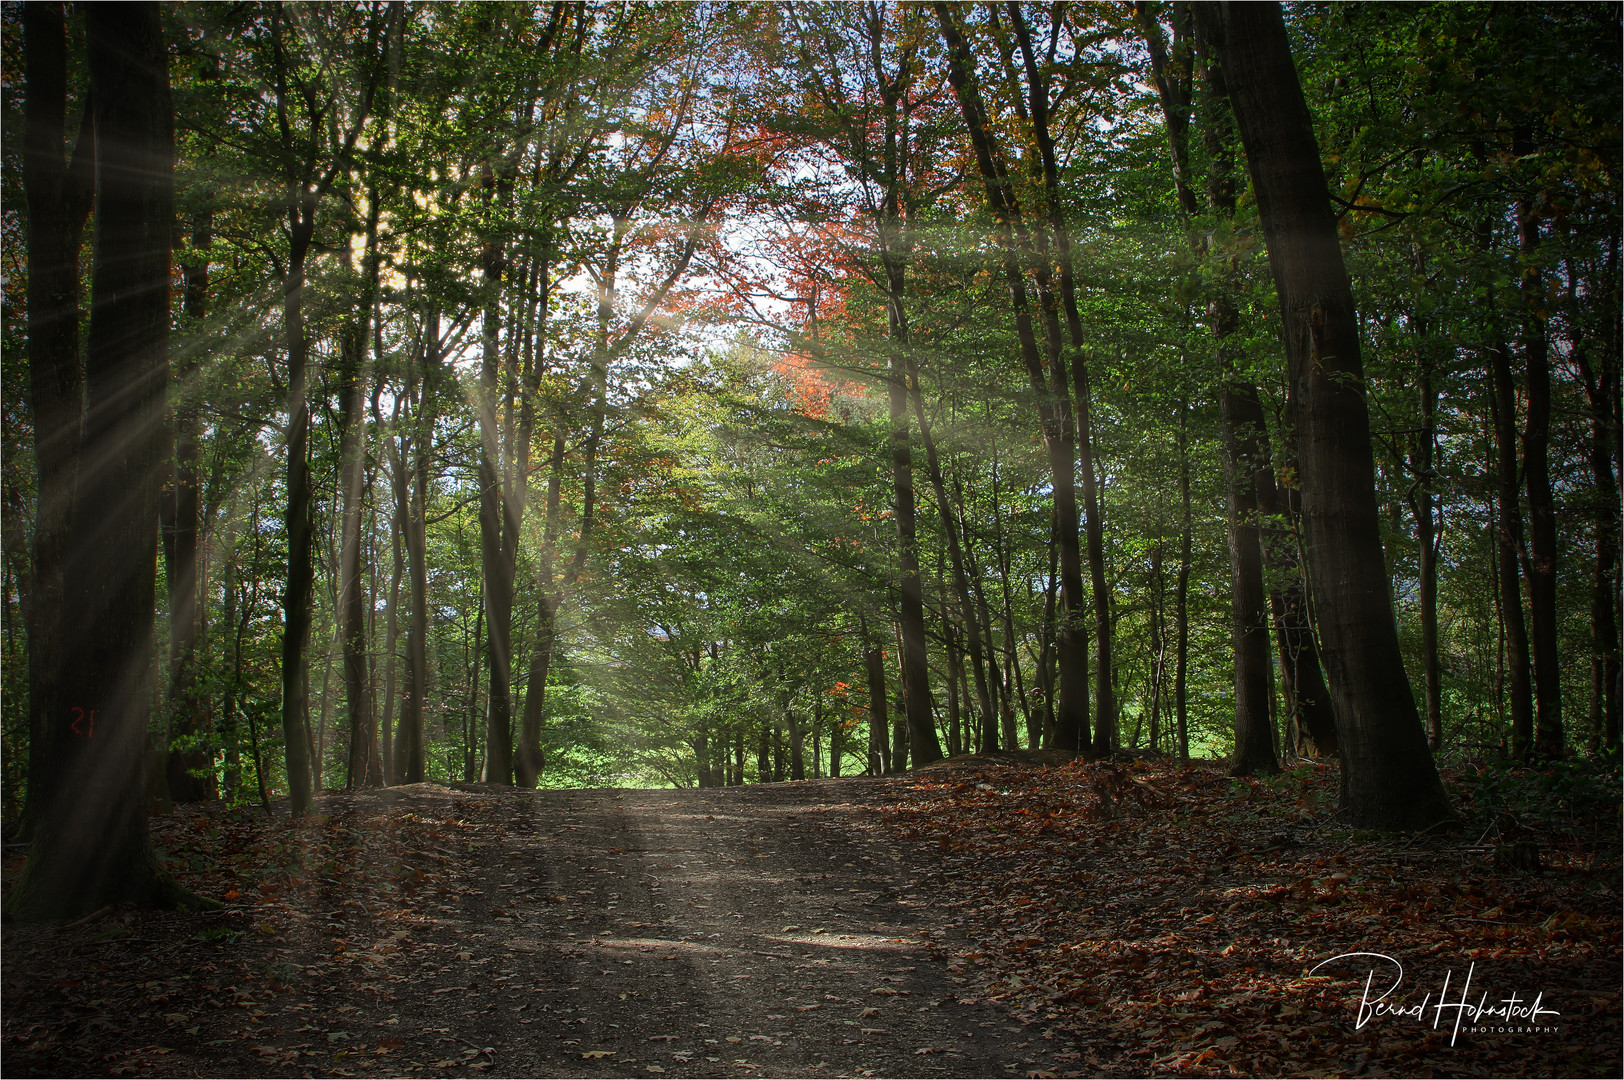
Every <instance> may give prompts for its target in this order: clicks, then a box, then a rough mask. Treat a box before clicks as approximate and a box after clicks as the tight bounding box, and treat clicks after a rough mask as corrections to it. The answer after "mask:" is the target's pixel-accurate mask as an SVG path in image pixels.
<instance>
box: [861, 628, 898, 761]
mask: <svg viewBox="0 0 1624 1080" xmlns="http://www.w3.org/2000/svg"><path fill="white" fill-rule="evenodd" d="M862 638H863V640H864V641H865V642H868V627H867V625H866V624H865V625H863V628H862ZM863 667H864V671H865V673H866V675H867V679H868V768H869V775H870V776H880V775H883V774H885V773H889V772H890V771H891V743H890V737H889V735H888V732H889V731H890V722H889V721H888V720H887V718H886V709H885V653H884V652H883V651H881V649H880V647H879V646H878V645H874V644H872V643H870V644H868V645H866V647H865V648H864V650H863Z"/></svg>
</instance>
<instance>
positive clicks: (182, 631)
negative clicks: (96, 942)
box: [160, 210, 215, 802]
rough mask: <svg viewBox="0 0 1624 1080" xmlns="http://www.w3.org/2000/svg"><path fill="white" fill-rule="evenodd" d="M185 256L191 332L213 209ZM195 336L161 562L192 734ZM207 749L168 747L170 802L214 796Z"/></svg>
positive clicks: (196, 588) (172, 655) (200, 710)
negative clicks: (167, 590) (167, 585)
mask: <svg viewBox="0 0 1624 1080" xmlns="http://www.w3.org/2000/svg"><path fill="white" fill-rule="evenodd" d="M191 231H192V236H191V247H192V253H191V255H192V258H191V260H190V261H188V262H187V264H186V265H185V266H184V267H182V269H181V283H182V297H183V301H182V303H183V311H184V313H185V316H186V323H187V325H188V327H189V328H190V329H191V330H192V332H193V333H194V334H197V333H198V332H199V331H200V328H201V326H202V324H203V320H204V318H205V316H206V315H207V314H208V298H209V262H208V260H209V255H208V251H209V247H210V245H211V243H212V232H213V215H212V213H211V212H210V211H208V210H200V211H198V213H197V214H196V215H195V216H194V217H193V219H192V230H191ZM202 354H203V350H202V347H201V342H193V343H190V344H189V347H188V348H185V349H182V350H181V351H180V353H179V355H178V356H177V358H176V365H175V367H176V370H175V375H176V379H177V382H178V383H179V385H178V386H177V387H176V388H175V390H176V393H175V397H176V399H177V400H176V401H175V403H174V405H173V409H172V417H173V421H172V422H173V434H174V475H173V477H172V478H171V482H170V484H169V490H168V492H167V496H168V497H167V498H166V499H165V500H164V501H165V505H164V507H163V508H162V510H161V511H160V513H161V515H162V517H163V518H164V519H165V520H164V525H165V528H164V540H165V543H164V570H165V572H166V574H167V576H168V584H169V693H168V699H169V709H168V712H169V737H170V740H171V742H172V743H173V742H174V741H175V738H176V736H177V735H178V736H180V737H181V738H182V739H198V738H203V737H206V736H207V735H209V731H208V724H207V722H206V719H207V713H206V708H205V704H204V702H203V700H202V698H201V696H200V695H199V694H198V691H197V674H198V673H197V645H198V638H199V636H200V634H201V632H202V628H203V627H202V616H203V595H204V594H203V578H202V575H201V574H200V573H199V569H200V568H199V565H198V555H197V539H198V498H197V496H198V491H197V485H198V480H197V446H198V434H199V431H198V428H199V424H198V415H199V408H198V406H199V402H200V388H199V387H198V386H197V385H196V384H197V380H198V374H199V371H200V369H201V360H202ZM212 762H213V754H212V752H211V749H210V748H209V747H207V746H192V747H190V748H188V749H186V750H179V749H175V748H174V747H173V746H171V747H170V748H169V751H168V754H167V755H166V757H165V763H164V768H165V773H166V777H165V779H166V781H167V783H168V787H169V797H170V798H171V799H173V800H174V801H175V802H201V801H204V800H206V799H211V798H213V797H214V796H215V789H214V776H213V771H212V768H211V766H212Z"/></svg>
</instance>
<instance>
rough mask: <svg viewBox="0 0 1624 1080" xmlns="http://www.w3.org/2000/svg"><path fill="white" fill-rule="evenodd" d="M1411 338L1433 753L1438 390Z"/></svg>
mask: <svg viewBox="0 0 1624 1080" xmlns="http://www.w3.org/2000/svg"><path fill="white" fill-rule="evenodd" d="M1416 332H1417V333H1416V336H1417V338H1418V340H1420V342H1421V348H1422V349H1423V350H1426V355H1424V356H1423V358H1422V361H1421V374H1420V380H1419V381H1420V392H1421V430H1420V431H1419V432H1418V433H1417V434H1416V439H1415V449H1414V452H1413V455H1412V457H1411V462H1410V465H1411V469H1412V471H1413V472H1414V473H1415V480H1416V489H1417V490H1416V494H1415V539H1416V547H1417V548H1418V549H1419V556H1420V565H1419V567H1418V568H1417V569H1418V574H1419V576H1420V578H1421V670H1422V673H1423V676H1422V677H1423V678H1424V679H1425V680H1426V688H1425V696H1426V725H1427V746H1428V747H1429V748H1430V749H1431V750H1432V751H1433V752H1434V753H1436V752H1437V751H1439V750H1441V749H1443V745H1444V717H1443V685H1442V682H1441V679H1440V674H1441V672H1440V668H1439V665H1438V542H1439V536H1438V521H1437V510H1436V503H1435V501H1434V499H1433V494H1432V487H1433V478H1434V469H1433V457H1434V455H1435V453H1436V452H1437V442H1438V435H1437V431H1438V386H1437V383H1435V382H1434V381H1433V368H1432V356H1431V346H1430V345H1429V344H1428V342H1427V340H1426V334H1427V326H1426V323H1425V322H1424V321H1422V320H1417V326H1416Z"/></svg>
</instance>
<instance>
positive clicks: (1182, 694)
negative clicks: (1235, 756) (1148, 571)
mask: <svg viewBox="0 0 1624 1080" xmlns="http://www.w3.org/2000/svg"><path fill="white" fill-rule="evenodd" d="M1189 415H1190V403H1189V402H1188V401H1185V400H1182V399H1181V400H1180V401H1179V507H1180V510H1179V572H1178V576H1177V577H1176V578H1174V579H1173V616H1174V618H1175V619H1176V620H1177V627H1176V628H1175V630H1174V637H1175V644H1174V649H1173V732H1174V737H1175V739H1176V740H1177V742H1178V759H1179V760H1180V761H1189V760H1190V725H1189V717H1188V714H1187V705H1188V696H1189V670H1190V542H1191V534H1192V531H1193V530H1192V524H1191V518H1190V444H1189V436H1188V430H1187V429H1188V423H1189Z"/></svg>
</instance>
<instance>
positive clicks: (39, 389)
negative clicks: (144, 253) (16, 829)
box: [22, 3, 95, 835]
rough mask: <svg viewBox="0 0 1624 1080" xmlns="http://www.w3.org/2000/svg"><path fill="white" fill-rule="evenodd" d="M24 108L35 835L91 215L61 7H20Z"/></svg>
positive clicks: (89, 147) (60, 651) (46, 777)
mask: <svg viewBox="0 0 1624 1080" xmlns="http://www.w3.org/2000/svg"><path fill="white" fill-rule="evenodd" d="M23 16H24V29H23V33H24V35H25V37H24V42H25V48H26V50H27V54H26V55H27V61H26V62H27V69H26V73H25V74H26V79H27V93H28V104H27V109H28V114H27V118H26V121H25V123H26V125H27V128H26V131H25V135H24V139H25V141H24V146H23V186H24V189H25V192H26V197H27V200H28V206H27V209H28V265H29V274H28V342H29V348H28V393H29V409H30V412H31V413H32V414H33V418H34V424H33V427H34V468H35V476H36V485H37V486H36V489H35V490H36V492H37V507H36V510H35V518H34V536H33V544H32V549H31V551H30V561H31V563H32V564H33V594H32V596H31V597H30V601H29V605H28V611H27V617H28V700H29V712H28V731H29V740H28V775H29V788H28V802H27V805H26V807H25V808H24V811H23V824H22V831H23V833H24V834H25V835H27V834H30V833H32V832H33V826H34V824H35V822H36V821H37V820H38V816H39V814H40V813H41V811H42V810H43V802H42V800H43V797H44V794H45V793H46V792H47V791H49V790H50V787H51V780H50V770H51V769H52V767H53V764H54V762H53V760H52V758H53V757H54V756H56V755H55V754H54V753H53V748H54V747H55V746H56V745H57V744H58V743H59V742H61V741H63V740H62V735H61V731H60V725H59V724H57V722H56V721H57V718H58V717H60V716H61V714H62V712H63V711H64V709H65V708H66V707H67V703H66V701H65V700H64V699H62V698H61V696H60V695H61V694H62V693H63V692H64V690H65V689H66V687H67V686H68V685H69V684H68V683H66V681H65V679H66V671H65V668H64V665H65V663H66V662H67V656H66V654H65V652H64V644H65V642H64V636H63V635H64V634H65V633H66V632H67V630H68V627H67V626H65V625H64V624H63V622H62V617H63V615H64V614H65V613H66V612H68V611H69V610H70V609H69V608H68V606H67V603H66V582H65V581H64V578H63V573H64V568H65V563H66V559H67V551H68V546H69V544H70V542H71V539H72V537H71V534H70V530H69V522H70V515H71V511H72V506H73V494H74V487H75V483H76V480H77V473H78V453H79V424H80V413H81V410H82V409H83V406H84V383H83V377H82V376H81V374H80V367H79V247H80V238H81V236H82V234H83V231H84V225H85V218H86V216H87V215H88V214H89V213H90V205H91V195H92V192H93V180H94V178H93V176H92V171H91V170H92V169H93V167H94V165H93V163H94V161H95V148H94V142H93V141H94V139H95V113H94V111H93V110H92V109H90V108H84V110H83V114H84V116H83V121H82V124H81V129H80V134H79V137H78V140H77V143H76V145H75V148H74V152H73V157H72V159H71V160H70V159H68V158H67V157H66V156H65V155H64V140H65V138H66V123H67V98H68V50H67V27H66V24H65V21H64V17H63V12H62V5H60V4H56V3H41V4H30V5H28V6H27V7H25V8H23Z"/></svg>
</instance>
